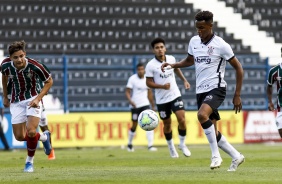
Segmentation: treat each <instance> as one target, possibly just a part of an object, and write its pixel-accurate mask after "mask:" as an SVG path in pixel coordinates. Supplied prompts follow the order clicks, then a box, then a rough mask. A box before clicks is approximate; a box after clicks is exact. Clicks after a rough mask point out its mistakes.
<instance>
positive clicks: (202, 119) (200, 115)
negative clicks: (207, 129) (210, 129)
mask: <svg viewBox="0 0 282 184" xmlns="http://www.w3.org/2000/svg"><path fill="white" fill-rule="evenodd" d="M197 117H198V120H199V121H200V122H201V123H203V122H205V121H207V120H208V119H209V118H208V116H207V115H206V114H205V113H202V112H198V114H197Z"/></svg>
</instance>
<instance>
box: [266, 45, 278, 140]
mask: <svg viewBox="0 0 282 184" xmlns="http://www.w3.org/2000/svg"><path fill="white" fill-rule="evenodd" d="M281 57H282V47H281ZM281 79H282V62H281V63H279V64H278V65H276V66H274V67H272V68H271V69H270V70H269V72H268V76H267V87H266V91H267V97H268V110H270V111H274V110H275V108H274V104H273V102H272V85H273V84H274V83H275V82H276V85H277V111H278V112H277V116H276V125H277V128H278V132H279V134H280V137H281V138H282V109H281V107H282V80H281Z"/></svg>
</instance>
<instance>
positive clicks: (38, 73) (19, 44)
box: [1, 40, 53, 172]
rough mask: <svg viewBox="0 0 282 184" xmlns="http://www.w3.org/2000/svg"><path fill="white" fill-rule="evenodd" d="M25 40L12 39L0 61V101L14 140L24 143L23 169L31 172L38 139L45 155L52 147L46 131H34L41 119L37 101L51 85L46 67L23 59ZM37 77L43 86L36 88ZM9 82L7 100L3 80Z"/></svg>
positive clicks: (24, 56)
mask: <svg viewBox="0 0 282 184" xmlns="http://www.w3.org/2000/svg"><path fill="white" fill-rule="evenodd" d="M25 46H26V43H25V42H24V41H23V40H22V41H15V42H13V43H12V44H11V45H9V47H8V53H9V57H7V58H5V59H4V60H3V61H2V63H1V72H2V85H3V104H4V106H5V107H10V112H11V122H12V127H13V134H14V136H15V139H16V140H17V141H26V142H27V158H26V161H25V166H24V172H34V167H33V161H34V155H35V151H36V148H37V144H38V141H39V140H40V141H42V143H43V146H44V152H45V154H46V155H49V154H50V153H51V150H52V146H51V143H50V132H49V131H45V132H44V133H39V132H37V127H38V124H39V121H40V118H41V112H42V105H41V102H40V101H41V100H42V98H43V96H44V95H46V94H47V93H48V91H49V89H50V88H51V86H52V85H53V79H52V77H51V73H50V71H49V69H48V68H47V67H46V66H45V65H43V64H42V63H40V62H38V61H36V60H33V59H30V58H27V57H26V51H25ZM38 78H40V80H41V81H43V82H44V87H43V88H42V89H41V90H40V91H39V90H38V89H37V83H38ZM8 80H10V82H11V85H12V93H11V99H10V100H9V99H8V88H7V83H8Z"/></svg>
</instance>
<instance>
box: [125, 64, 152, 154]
mask: <svg viewBox="0 0 282 184" xmlns="http://www.w3.org/2000/svg"><path fill="white" fill-rule="evenodd" d="M136 68H137V73H136V74H133V75H132V76H130V77H129V79H128V81H127V85H126V90H125V95H126V98H127V100H128V102H129V103H130V105H131V120H132V126H131V128H130V130H129V131H128V144H127V150H128V151H129V152H133V151H134V148H133V145H132V141H133V138H134V136H135V131H136V128H137V120H138V116H139V114H140V113H141V112H142V111H144V110H146V109H150V104H151V108H152V110H155V104H154V97H153V93H152V90H151V89H150V88H148V87H147V85H146V79H145V77H144V75H145V67H144V65H143V64H142V63H139V64H137V66H136ZM146 137H147V140H148V150H149V151H157V148H156V147H154V146H153V143H154V130H151V131H146Z"/></svg>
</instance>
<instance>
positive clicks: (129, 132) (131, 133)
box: [128, 130, 135, 145]
mask: <svg viewBox="0 0 282 184" xmlns="http://www.w3.org/2000/svg"><path fill="white" fill-rule="evenodd" d="M134 136H135V132H132V131H131V130H129V131H128V144H129V145H132V140H133V138H134Z"/></svg>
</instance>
